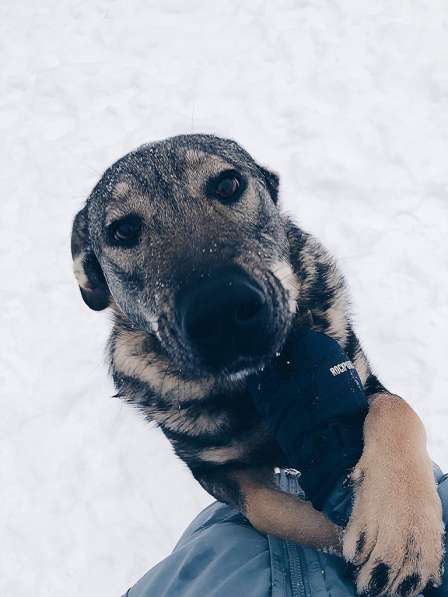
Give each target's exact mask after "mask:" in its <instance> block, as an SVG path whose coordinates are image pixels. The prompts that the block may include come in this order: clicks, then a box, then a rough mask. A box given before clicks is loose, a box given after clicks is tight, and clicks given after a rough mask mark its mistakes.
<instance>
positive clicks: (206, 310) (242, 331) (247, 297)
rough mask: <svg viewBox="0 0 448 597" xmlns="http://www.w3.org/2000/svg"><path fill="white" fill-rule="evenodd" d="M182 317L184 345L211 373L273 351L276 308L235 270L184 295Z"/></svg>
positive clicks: (219, 274)
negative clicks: (272, 336)
mask: <svg viewBox="0 0 448 597" xmlns="http://www.w3.org/2000/svg"><path fill="white" fill-rule="evenodd" d="M178 316H179V320H180V326H181V330H182V334H183V336H184V339H185V340H186V341H187V342H188V343H189V344H190V346H191V347H192V349H193V350H194V351H195V352H196V354H197V355H198V356H199V357H200V358H201V360H202V361H203V362H204V363H206V364H207V365H208V366H211V367H217V368H218V367H219V368H223V367H229V366H231V365H232V364H236V363H237V362H238V361H239V360H241V359H242V360H244V359H247V358H249V359H250V358H251V357H252V358H256V357H257V356H260V355H262V354H264V353H265V352H266V351H267V350H269V347H270V344H271V339H270V334H269V331H270V325H271V306H270V301H269V300H268V298H267V297H266V295H265V293H264V292H263V290H262V288H261V287H260V285H259V284H258V283H257V281H256V280H255V279H253V278H252V277H250V276H249V275H248V274H246V273H245V272H243V271H241V270H238V269H235V270H226V271H220V272H219V271H218V272H215V273H214V274H213V275H212V276H209V277H207V278H206V279H203V280H201V281H200V282H199V283H196V284H195V285H192V286H189V287H188V288H187V289H185V290H183V291H181V293H180V295H179V297H178Z"/></svg>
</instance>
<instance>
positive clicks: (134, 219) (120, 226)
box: [109, 214, 142, 247]
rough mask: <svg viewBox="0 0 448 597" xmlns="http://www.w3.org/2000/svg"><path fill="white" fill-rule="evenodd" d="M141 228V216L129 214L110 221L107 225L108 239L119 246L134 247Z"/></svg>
mask: <svg viewBox="0 0 448 597" xmlns="http://www.w3.org/2000/svg"><path fill="white" fill-rule="evenodd" d="M141 230H142V220H141V218H140V217H139V216H137V215H135V214H131V215H129V216H126V217H125V218H122V219H121V220H116V221H115V222H112V224H111V225H110V226H109V241H110V243H111V244H112V245H116V246H119V247H134V246H135V245H136V244H137V243H138V241H139V238H140V233H141Z"/></svg>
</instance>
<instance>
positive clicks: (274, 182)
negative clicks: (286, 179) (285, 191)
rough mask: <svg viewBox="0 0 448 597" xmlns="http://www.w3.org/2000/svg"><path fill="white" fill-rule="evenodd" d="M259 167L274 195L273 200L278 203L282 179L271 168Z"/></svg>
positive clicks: (270, 191)
mask: <svg viewBox="0 0 448 597" xmlns="http://www.w3.org/2000/svg"><path fill="white" fill-rule="evenodd" d="M258 168H259V170H260V172H261V175H262V176H263V178H264V181H265V183H266V186H267V189H268V191H269V193H270V195H271V197H272V201H273V202H274V203H277V201H278V191H279V187H280V179H279V177H278V174H275V172H271V171H270V170H267V169H266V168H263V166H258Z"/></svg>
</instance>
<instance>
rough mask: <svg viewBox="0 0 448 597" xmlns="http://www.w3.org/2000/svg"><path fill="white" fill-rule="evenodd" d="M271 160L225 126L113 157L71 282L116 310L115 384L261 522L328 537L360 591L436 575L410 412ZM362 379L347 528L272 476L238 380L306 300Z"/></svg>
mask: <svg viewBox="0 0 448 597" xmlns="http://www.w3.org/2000/svg"><path fill="white" fill-rule="evenodd" d="M278 199H279V178H278V176H277V175H276V174H275V173H273V172H271V171H270V170H268V169H266V168H264V167H262V166H260V165H259V164H258V163H257V162H255V160H254V159H253V158H252V157H251V156H250V155H249V154H248V153H247V152H246V151H245V150H244V149H243V148H242V147H241V146H239V145H238V144H237V143H236V142H235V141H232V140H228V139H222V138H219V137H216V136H213V135H200V134H194V135H181V136H176V137H172V138H169V139H166V140H162V141H158V142H154V143H149V144H146V145H143V146H141V147H139V148H138V149H136V150H135V151H132V152H130V153H128V154H127V155H125V156H124V157H123V158H121V159H119V160H118V161H117V162H116V163H115V164H113V165H112V166H111V167H110V168H109V169H108V170H107V171H106V172H105V173H104V175H103V176H102V178H101V179H100V181H99V182H98V183H97V185H96V186H95V188H94V189H93V191H92V193H91V194H90V196H89V198H88V199H87V202H86V204H85V206H84V207H83V208H82V209H81V211H80V212H79V213H78V214H77V215H76V217H75V219H74V223H73V231H72V243H71V246H72V256H73V260H74V272H75V275H76V278H77V280H78V283H79V287H80V291H81V295H82V298H83V299H84V301H85V302H86V304H87V305H88V306H89V307H90V308H92V309H94V310H102V309H105V308H107V307H109V308H110V309H111V311H112V312H113V320H114V323H113V329H112V333H111V336H110V340H109V344H108V354H109V357H110V368H111V373H112V376H113V379H114V383H115V385H116V388H117V395H118V396H120V397H122V398H123V399H124V400H126V401H128V402H130V403H132V404H134V405H135V406H137V407H138V408H139V409H140V410H141V411H142V412H143V413H144V415H145V417H146V418H147V419H148V420H150V421H155V422H156V423H157V425H158V426H159V427H160V429H161V430H162V431H163V433H164V434H165V435H166V437H167V438H168V439H169V440H170V442H171V444H172V446H173V448H174V450H175V452H176V454H177V455H178V456H179V457H180V458H181V459H182V460H183V461H184V462H186V464H187V465H188V466H189V468H190V470H191V472H192V473H193V475H194V477H195V478H196V479H197V481H198V482H199V483H200V484H201V485H202V487H204V488H205V489H206V490H207V491H208V492H209V493H210V494H211V495H212V496H214V497H215V498H216V499H218V500H221V501H223V502H226V503H228V504H231V505H233V506H234V507H235V508H238V509H239V510H240V511H241V512H242V513H243V514H244V515H245V516H246V517H247V518H248V519H249V521H250V522H251V523H252V525H253V526H254V527H255V528H256V529H258V530H259V531H261V532H263V533H271V534H274V535H276V536H280V537H284V538H289V539H291V540H294V541H296V542H300V543H305V544H308V545H311V546H314V547H317V548H321V549H339V550H340V551H342V552H343V555H344V556H345V558H346V560H347V561H349V562H352V563H353V564H354V566H355V567H356V569H357V571H358V572H357V579H356V582H357V590H358V592H359V593H360V594H368V595H386V594H393V595H416V594H418V593H419V592H420V591H421V590H422V589H423V588H424V587H425V586H426V585H427V584H428V583H434V584H437V583H438V582H439V581H440V573H441V559H442V534H443V531H442V522H441V520H442V512H441V504H440V500H439V498H438V495H437V492H436V488H435V484H434V480H433V475H432V465H431V461H430V458H429V456H428V454H427V451H426V439H425V432H424V429H423V426H422V424H421V422H420V420H419V419H418V417H417V416H416V414H415V413H414V411H413V410H412V409H411V408H410V406H409V405H408V404H407V403H406V402H405V401H404V400H402V399H401V398H399V397H398V396H395V395H393V394H391V393H389V392H388V391H387V390H386V389H385V388H384V387H383V386H382V384H381V383H380V382H379V380H378V378H377V377H376V375H375V374H374V373H373V372H372V369H371V367H370V366H369V363H368V360H367V358H366V356H365V354H364V352H363V350H362V347H361V345H360V343H359V341H358V338H357V336H356V334H355V332H354V330H353V326H352V324H351V322H350V309H349V300H348V295H347V289H346V284H345V281H344V277H343V275H342V274H341V272H340V271H339V270H338V268H337V266H336V263H335V261H334V259H333V258H332V257H331V256H330V254H329V253H328V252H327V251H326V250H325V249H324V248H323V247H322V245H321V244H320V243H319V242H318V241H317V240H316V239H315V238H314V237H313V236H311V235H310V234H309V233H307V232H305V231H303V230H302V229H300V228H299V227H298V226H297V225H295V224H294V223H293V222H292V221H291V219H290V218H288V217H286V216H285V215H284V214H283V213H282V211H281V209H280V208H279V204H278ZM309 312H310V313H311V314H312V321H313V327H314V329H316V330H318V331H320V332H323V333H325V334H327V335H329V336H331V337H332V338H334V339H336V340H337V341H338V342H339V343H340V345H341V346H342V348H343V349H344V350H345V352H346V353H347V354H348V356H349V358H350V359H351V361H352V362H353V364H354V366H355V367H356V369H357V372H358V374H359V376H360V378H361V381H362V383H363V385H364V389H365V391H366V393H367V395H368V397H369V413H368V415H367V418H366V422H365V427H364V451H363V454H362V456H361V459H360V461H359V463H358V464H357V466H356V467H355V468H354V470H353V472H352V474H351V480H352V482H353V484H354V488H355V493H354V495H355V497H354V504H353V510H352V516H351V519H350V521H349V524H348V525H347V528H346V529H345V530H344V531H343V532H342V530H341V529H339V528H337V527H336V526H335V525H333V524H332V523H331V522H330V521H329V520H328V519H327V518H326V517H325V516H324V515H323V514H322V513H321V512H319V511H317V510H315V509H314V508H313V507H312V506H311V504H310V503H309V502H307V501H304V500H298V499H297V498H295V497H293V496H291V495H289V494H287V493H284V492H281V491H280V490H278V489H277V488H276V487H275V486H274V483H273V469H274V467H276V466H280V467H281V466H283V465H284V464H285V463H284V462H283V456H282V454H281V452H280V450H279V447H278V446H277V444H276V442H275V441H274V440H273V438H272V437H271V436H270V434H269V432H268V430H267V429H266V427H265V425H264V424H263V422H262V421H261V420H260V418H259V416H258V415H257V412H256V409H255V407H254V406H253V404H252V403H251V401H250V399H249V398H248V395H247V391H246V379H247V377H248V375H250V374H251V373H253V372H256V371H258V370H260V369H261V368H262V367H263V366H265V365H266V364H267V363H268V362H269V361H270V360H271V359H272V358H273V357H274V355H275V354H276V353H278V351H281V349H282V346H283V344H284V342H285V339H286V338H287V336H288V334H289V333H290V332H291V330H292V329H293V328H294V326H295V325H297V322H298V321H299V320H300V318H301V317H302V316H303V314H305V313H309Z"/></svg>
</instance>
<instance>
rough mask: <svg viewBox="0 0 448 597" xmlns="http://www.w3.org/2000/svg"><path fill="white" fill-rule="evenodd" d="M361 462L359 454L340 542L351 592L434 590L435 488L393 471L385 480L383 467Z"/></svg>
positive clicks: (439, 540)
mask: <svg viewBox="0 0 448 597" xmlns="http://www.w3.org/2000/svg"><path fill="white" fill-rule="evenodd" d="M366 460H368V456H366V455H365V454H364V455H363V458H361V461H360V462H359V463H358V465H357V467H356V468H355V469H354V471H353V473H352V481H353V486H354V504H353V510H352V516H351V519H350V521H349V524H348V526H347V528H346V531H345V533H344V538H343V553H344V557H345V558H346V560H348V561H349V562H351V563H352V564H353V565H354V566H355V567H356V569H357V571H358V572H357V582H356V584H357V591H358V593H359V594H360V595H366V596H367V595H369V597H374V596H383V595H398V596H403V597H404V596H409V597H411V596H415V595H418V594H419V593H420V592H421V591H422V590H423V589H424V588H425V586H426V585H428V584H432V585H437V584H439V583H440V578H441V572H442V571H441V562H442V556H443V527H442V522H441V521H442V511H441V503H440V499H439V496H438V494H437V491H436V488H435V484H434V483H431V479H430V482H429V483H428V482H427V479H425V480H424V482H423V480H419V479H417V478H414V479H412V478H411V477H410V476H409V475H408V474H407V471H403V470H402V471H401V474H400V473H399V472H398V471H397V469H396V468H395V467H394V471H393V475H391V472H392V471H391V470H390V469H388V467H384V468H382V467H381V463H379V462H377V463H376V467H372V466H371V463H369V462H366ZM369 464H370V465H369ZM409 474H412V473H411V471H409ZM397 475H398V478H397ZM397 479H399V480H397Z"/></svg>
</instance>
